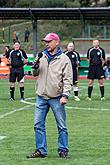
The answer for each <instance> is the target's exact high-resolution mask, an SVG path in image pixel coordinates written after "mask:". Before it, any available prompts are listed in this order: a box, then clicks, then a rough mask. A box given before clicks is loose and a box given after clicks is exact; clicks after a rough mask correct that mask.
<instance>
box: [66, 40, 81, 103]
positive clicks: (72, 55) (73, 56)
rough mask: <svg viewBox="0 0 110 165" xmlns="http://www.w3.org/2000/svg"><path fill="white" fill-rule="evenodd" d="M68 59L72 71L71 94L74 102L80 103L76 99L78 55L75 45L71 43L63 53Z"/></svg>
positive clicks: (77, 98)
mask: <svg viewBox="0 0 110 165" xmlns="http://www.w3.org/2000/svg"><path fill="white" fill-rule="evenodd" d="M64 53H65V54H66V55H67V56H68V57H69V59H70V61H71V64H72V70H73V87H74V88H73V90H74V91H73V92H74V100H75V101H80V99H79V97H78V85H77V84H78V66H79V64H80V55H79V53H78V52H76V51H75V44H74V43H73V42H70V43H68V45H67V50H66V51H65V52H64Z"/></svg>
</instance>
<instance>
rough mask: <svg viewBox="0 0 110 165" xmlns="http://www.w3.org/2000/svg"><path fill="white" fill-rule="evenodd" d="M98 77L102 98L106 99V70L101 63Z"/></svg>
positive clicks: (98, 68)
mask: <svg viewBox="0 0 110 165" xmlns="http://www.w3.org/2000/svg"><path fill="white" fill-rule="evenodd" d="M97 78H98V82H99V87H100V93H101V100H105V98H104V70H103V67H102V66H101V65H99V66H98V67H97Z"/></svg>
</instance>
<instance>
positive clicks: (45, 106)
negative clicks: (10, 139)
mask: <svg viewBox="0 0 110 165" xmlns="http://www.w3.org/2000/svg"><path fill="white" fill-rule="evenodd" d="M43 41H45V44H46V49H45V50H44V51H43V52H42V53H43V54H42V57H41V58H40V60H39V61H40V62H39V67H37V69H34V70H33V75H34V76H38V78H37V83H36V94H37V100H36V106H35V117H34V129H35V137H36V139H35V140H36V150H35V152H34V153H32V154H31V155H29V156H27V158H39V157H40V158H44V157H46V156H47V142H46V130H45V120H46V116H47V113H48V111H49V108H50V107H51V109H52V111H53V114H54V116H55V119H56V123H57V128H58V154H59V157H60V158H68V131H67V127H66V112H65V104H66V103H67V102H68V97H69V93H70V90H71V85H72V66H71V61H70V59H69V58H68V57H67V56H66V55H65V54H64V53H63V52H62V50H61V48H60V46H59V44H60V38H59V36H58V35H57V34H56V33H49V34H47V35H46V37H45V38H44V39H43Z"/></svg>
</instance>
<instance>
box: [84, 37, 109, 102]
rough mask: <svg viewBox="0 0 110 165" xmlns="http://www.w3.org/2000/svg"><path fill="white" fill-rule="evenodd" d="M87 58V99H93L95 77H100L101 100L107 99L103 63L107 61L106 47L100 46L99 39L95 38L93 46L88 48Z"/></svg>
mask: <svg viewBox="0 0 110 165" xmlns="http://www.w3.org/2000/svg"><path fill="white" fill-rule="evenodd" d="M87 59H88V61H89V71H88V97H87V100H90V101H91V94H92V91H93V84H94V79H98V83H99V86H100V92H101V100H105V97H104V71H103V64H104V63H105V62H106V56H105V51H104V49H102V48H101V47H100V46H99V40H97V39H95V40H93V47H91V48H90V49H88V52H87Z"/></svg>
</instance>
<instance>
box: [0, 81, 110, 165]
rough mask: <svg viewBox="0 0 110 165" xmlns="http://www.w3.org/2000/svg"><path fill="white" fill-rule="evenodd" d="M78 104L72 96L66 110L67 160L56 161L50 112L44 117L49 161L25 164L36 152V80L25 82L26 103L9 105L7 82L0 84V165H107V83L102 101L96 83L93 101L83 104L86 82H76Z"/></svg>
mask: <svg viewBox="0 0 110 165" xmlns="http://www.w3.org/2000/svg"><path fill="white" fill-rule="evenodd" d="M79 89H80V93H79V96H80V98H81V101H80V102H75V101H73V94H72V93H71V96H70V99H69V102H68V104H67V106H66V112H67V127H68V132H69V155H70V157H71V158H70V159H68V160H65V159H59V158H58V154H57V128H56V123H55V120H54V117H53V114H52V112H51V110H50V112H49V113H48V116H47V124H46V127H47V143H48V157H47V158H44V159H34V160H32V159H31V160H27V159H26V156H27V155H28V154H30V153H31V152H33V151H34V150H35V142H34V130H33V117H34V113H33V112H34V103H35V80H25V97H26V100H25V102H24V103H23V102H20V101H19V88H18V85H16V91H15V99H16V100H15V101H9V100H8V97H9V83H8V80H0V165H44V164H45V165H110V81H109V80H106V81H105V97H106V100H105V101H101V100H100V92H99V87H98V84H97V81H96V82H95V84H94V90H93V97H92V101H86V96H87V80H80V81H79Z"/></svg>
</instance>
